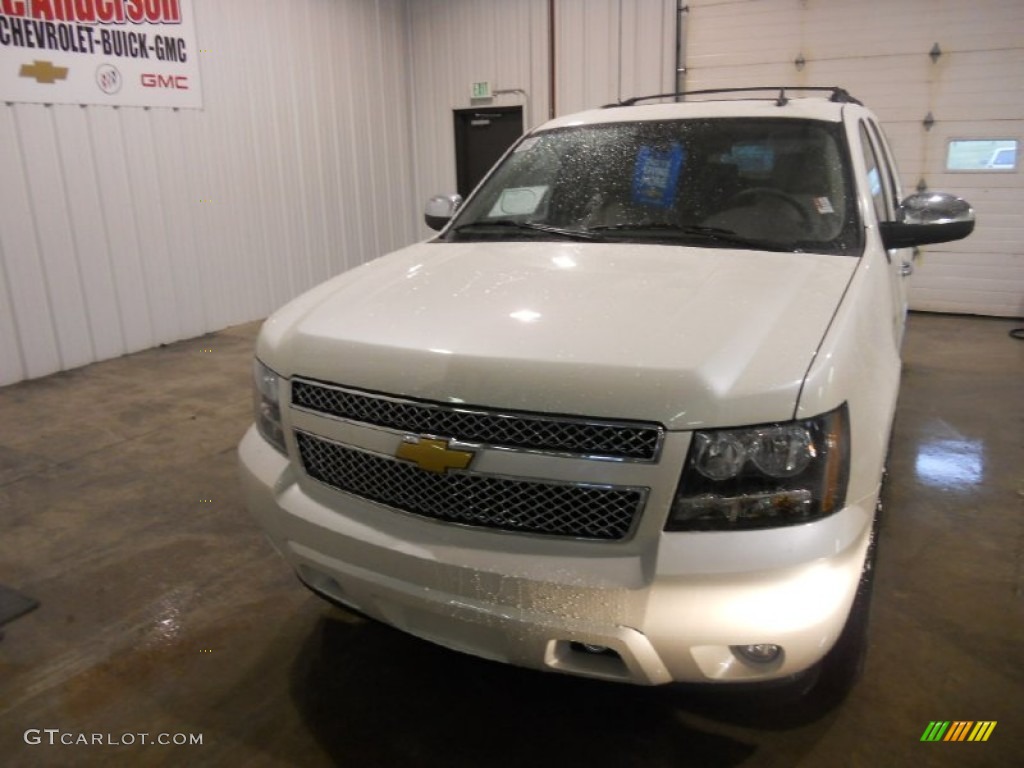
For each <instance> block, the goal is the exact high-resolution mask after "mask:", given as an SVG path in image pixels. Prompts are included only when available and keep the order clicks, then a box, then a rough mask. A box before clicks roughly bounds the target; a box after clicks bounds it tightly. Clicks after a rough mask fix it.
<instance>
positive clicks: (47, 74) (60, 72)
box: [18, 59, 68, 85]
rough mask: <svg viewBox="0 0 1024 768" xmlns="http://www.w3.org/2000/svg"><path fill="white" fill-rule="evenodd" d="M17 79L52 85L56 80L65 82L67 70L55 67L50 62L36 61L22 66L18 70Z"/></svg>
mask: <svg viewBox="0 0 1024 768" xmlns="http://www.w3.org/2000/svg"><path fill="white" fill-rule="evenodd" d="M18 76H19V77H31V78H33V79H34V80H35V81H36V82H37V83H46V84H47V85H53V84H54V83H55V82H57V81H58V80H67V78H68V68H67V67H55V66H53V62H52V61H40V60H39V59H36V60H35V61H33V62H32V63H31V64H22V65H21V69H20V70H18Z"/></svg>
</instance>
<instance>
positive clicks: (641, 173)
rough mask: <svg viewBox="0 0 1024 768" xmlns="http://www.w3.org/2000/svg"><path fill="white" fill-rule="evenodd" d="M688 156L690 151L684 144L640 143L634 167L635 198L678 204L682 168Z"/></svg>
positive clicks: (667, 205)
mask: <svg viewBox="0 0 1024 768" xmlns="http://www.w3.org/2000/svg"><path fill="white" fill-rule="evenodd" d="M685 160H686V151H685V150H684V149H683V147H682V145H680V144H673V145H672V146H671V148H669V149H667V150H659V149H654V148H653V147H648V146H643V147H640V151H639V152H638V153H637V156H636V166H635V167H634V169H633V202H634V203H637V204H639V205H652V206H655V207H657V208H670V207H672V206H673V205H675V202H676V187H677V186H678V184H679V172H680V171H681V170H682V168H683V162H684V161H685Z"/></svg>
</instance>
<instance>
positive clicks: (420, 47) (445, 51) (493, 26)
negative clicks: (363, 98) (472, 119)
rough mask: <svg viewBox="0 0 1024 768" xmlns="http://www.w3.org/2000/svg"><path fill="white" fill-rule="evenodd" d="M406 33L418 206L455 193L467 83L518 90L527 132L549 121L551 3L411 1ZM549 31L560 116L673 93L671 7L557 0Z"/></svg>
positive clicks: (666, 2) (665, 0)
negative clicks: (459, 120) (456, 119)
mask: <svg viewBox="0 0 1024 768" xmlns="http://www.w3.org/2000/svg"><path fill="white" fill-rule="evenodd" d="M409 29H410V34H409V41H410V47H409V61H410V77H411V87H412V118H413V124H414V130H413V140H414V145H415V182H414V187H415V190H416V199H417V200H418V201H421V202H422V201H425V200H426V199H427V198H429V197H430V196H431V195H433V194H436V193H438V192H451V191H454V190H455V143H454V142H455V139H454V125H453V118H452V110H454V109H463V108H466V107H470V106H474V103H473V102H472V101H471V100H470V84H471V83H473V82H479V81H482V80H488V81H490V82H491V85H492V88H493V89H495V90H505V89H520V90H523V91H525V92H526V94H527V99H526V110H525V112H526V121H527V123H528V124H529V126H530V127H533V126H536V125H539V124H540V123H542V122H544V121H545V120H547V119H548V115H549V101H550V88H549V68H548V62H549V58H550V57H549V52H548V31H549V26H548V0H410V2H409ZM555 30H556V44H555V51H556V53H555V58H556V62H555V64H556V68H555V73H556V80H555V95H556V105H555V113H556V114H559V115H561V114H567V113H570V112H577V111H579V110H582V109H588V108H591V107H598V106H601V105H602V104H607V103H608V102H611V101H615V100H616V99H617V98H619V96H620V94H621V95H623V96H633V95H637V94H640V93H658V92H662V91H666V90H672V89H673V83H674V71H673V69H674V56H675V2H674V0H556V2H555ZM490 103H491V104H493V105H498V106H506V105H509V106H511V105H515V104H521V103H523V98H522V96H521V95H518V94H509V95H503V96H497V97H496V98H495V99H494V100H493V101H492V102H490ZM428 233H429V230H427V229H426V228H425V227H423V226H421V229H420V234H421V235H423V236H426V235H427V234H428Z"/></svg>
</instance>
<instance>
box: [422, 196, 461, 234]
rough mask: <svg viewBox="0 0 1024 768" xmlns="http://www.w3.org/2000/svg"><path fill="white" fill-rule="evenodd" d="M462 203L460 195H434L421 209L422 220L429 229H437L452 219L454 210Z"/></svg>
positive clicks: (440, 228)
mask: <svg viewBox="0 0 1024 768" xmlns="http://www.w3.org/2000/svg"><path fill="white" fill-rule="evenodd" d="M460 205H462V195H434V196H433V197H432V198H430V199H429V200H428V201H427V207H426V209H425V210H424V211H423V220H424V221H425V222H426V223H427V226H428V227H430V228H431V229H436V230H438V231H440V230H442V229H444V227H445V225H446V224H447V223H448V222H449V221H451V220H452V216H454V215H455V211H457V210H458V209H459V206H460Z"/></svg>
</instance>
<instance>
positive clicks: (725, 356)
mask: <svg viewBox="0 0 1024 768" xmlns="http://www.w3.org/2000/svg"><path fill="white" fill-rule="evenodd" d="M856 264H857V260H856V259H853V258H849V257H843V256H828V255H819V254H803V253H800V254H794V253H769V252H761V251H747V250H727V249H709V248H688V247H679V246H671V245H649V244H628V243H583V242H566V243H548V242H544V243H538V242H536V241H533V242H483V243H480V242H476V243H420V244H418V245H414V246H411V247H409V248H405V249H403V250H401V251H397V252H395V253H393V254H391V255H389V256H386V257H383V258H381V259H378V260H376V261H373V262H370V263H369V264H366V265H363V266H362V267H359V268H357V269H355V270H352V271H351V272H348V273H346V274H343V275H341V276H339V277H337V278H334V279H333V280H331V281H329V282H327V283H324V284H323V285H321V286H318V287H317V288H315V289H313V290H312V291H310V292H309V293H307V294H305V295H304V296H301V297H299V298H298V299H296V300H295V301H293V302H292V303H291V304H289V305H287V306H286V307H285V308H284V309H282V310H281V311H279V312H278V313H276V314H275V315H274V316H273V317H271V318H270V319H269V320H268V321H267V323H266V324H265V325H264V329H263V331H262V333H261V337H260V343H259V348H258V352H257V354H258V355H259V356H260V358H261V359H262V360H263V361H264V362H265V363H266V364H268V365H269V366H271V367H272V368H274V369H275V370H277V372H278V373H280V374H282V375H284V376H287V377H290V376H293V375H301V376H306V377H309V378H313V379H320V380H323V381H329V382H334V383H337V384H342V385H345V386H349V387H355V388H362V389H368V390H374V391H378V392H385V393H388V394H393V395H404V396H408V397H414V398H423V399H428V400H434V401H440V402H452V403H465V404H468V405H477V406H489V407H492V408H508V409H517V410H526V411H534V412H542V413H557V414H571V415H582V416H589V417H592V418H618V419H635V420H643V421H655V422H659V423H661V424H664V425H665V426H666V427H667V428H669V429H693V428H696V427H700V426H731V425H740V424H751V423H758V422H765V421H774V420H785V419H790V418H792V417H793V414H794V411H795V409H796V403H797V398H798V396H799V392H800V387H801V384H802V382H803V379H804V376H805V374H806V372H807V369H808V366H809V365H810V363H811V361H812V359H813V357H814V355H815V352H816V350H817V349H818V346H819V344H820V343H821V340H822V337H823V336H824V334H825V331H826V329H827V328H828V325H829V322H830V321H831V319H832V317H833V315H834V313H835V311H836V307H837V306H838V304H839V302H840V300H841V298H842V296H843V292H844V290H845V288H846V286H847V283H848V282H849V280H850V277H851V275H852V274H853V271H854V269H855V268H856Z"/></svg>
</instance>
